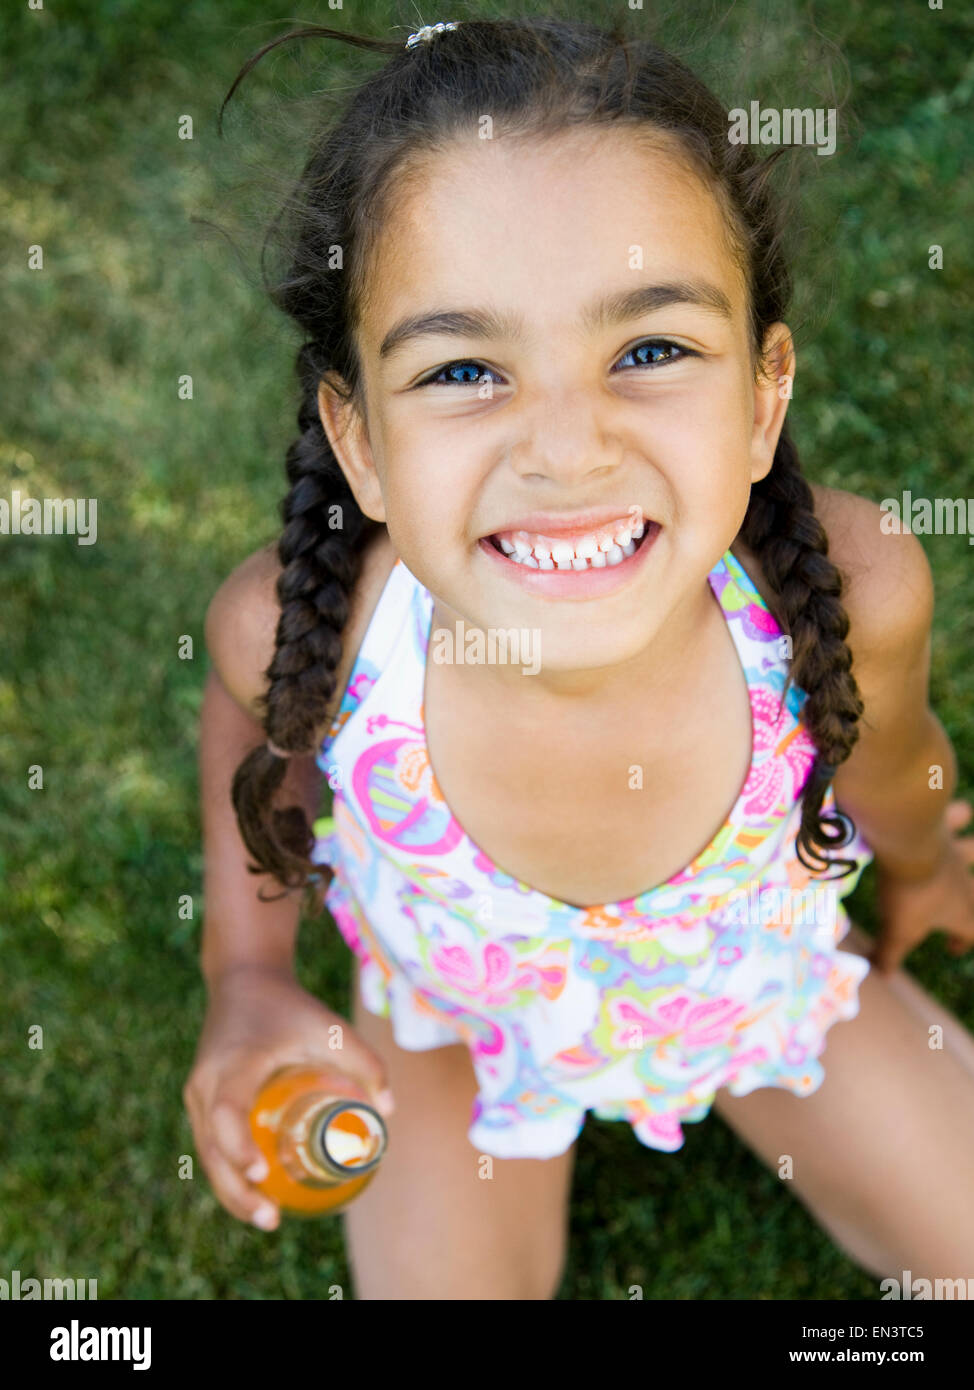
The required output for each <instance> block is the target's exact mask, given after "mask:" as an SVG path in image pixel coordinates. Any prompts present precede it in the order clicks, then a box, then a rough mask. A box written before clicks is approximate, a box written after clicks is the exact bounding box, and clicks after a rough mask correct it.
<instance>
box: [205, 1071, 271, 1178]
mask: <svg viewBox="0 0 974 1390" xmlns="http://www.w3.org/2000/svg"><path fill="white" fill-rule="evenodd" d="M210 1134H211V1136H212V1138H213V1140H214V1142H215V1143H216V1145H217V1147H218V1148H219V1150H220V1152H221V1153H222V1155H223V1157H224V1158H226V1159H227V1160H228V1161H229V1162H230V1163H232V1164H233V1165H234V1167H235V1168H237V1169H238V1170H239V1171H240V1172H246V1174H247V1177H248V1178H252V1179H253V1180H254V1181H255V1182H260V1180H261V1178H265V1177H266V1176H267V1161H266V1159H265V1158H264V1156H263V1154H262V1153H261V1151H260V1148H259V1147H258V1145H257V1141H256V1139H255V1138H254V1136H253V1132H252V1131H251V1128H250V1113H249V1110H246V1109H244V1108H243V1106H242V1105H241V1104H240V1103H239V1101H237V1100H236V1099H234V1098H233V1097H231V1096H230V1095H228V1094H226V1093H223V1094H221V1096H220V1099H219V1100H218V1101H216V1103H215V1104H214V1106H213V1109H212V1111H211V1112H210Z"/></svg>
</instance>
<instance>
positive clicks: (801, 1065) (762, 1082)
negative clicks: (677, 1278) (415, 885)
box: [325, 861, 870, 1159]
mask: <svg viewBox="0 0 974 1390" xmlns="http://www.w3.org/2000/svg"><path fill="white" fill-rule="evenodd" d="M326 862H328V861H326ZM325 903H326V906H327V908H328V910H329V911H330V913H331V915H332V917H333V918H334V920H335V923H336V925H337V926H338V929H339V931H340V933H341V935H342V937H343V939H344V940H345V942H346V944H347V945H348V947H349V948H350V949H351V950H352V951H353V952H354V954H355V955H356V957H357V958H358V960H359V962H360V990H361V997H362V1002H363V1004H364V1005H365V1007H366V1008H367V1009H368V1011H369V1012H370V1013H372V1014H374V1015H376V1016H377V1017H380V1018H388V1019H390V1021H391V1025H392V1031H393V1037H394V1038H395V1041H396V1044H397V1046H399V1047H401V1048H402V1049H403V1050H404V1051H407V1052H421V1051H428V1050H431V1049H433V1048H436V1047H446V1046H450V1045H456V1044H457V1043H463V1044H464V1045H466V1046H468V1048H469V1050H470V1053H471V1059H472V1061H473V1063H474V1068H475V1070H476V1069H477V1060H476V1056H475V1054H474V1049H473V1048H472V1047H470V1042H469V1039H468V1038H466V1037H465V1036H463V1035H462V1033H461V1032H460V1031H459V1029H458V1027H457V1026H454V1025H452V1024H451V1023H449V1022H447V1021H446V1020H445V1019H444V1018H443V1017H442V1016H440V1013H439V1010H437V1009H435V1008H434V1006H433V1004H431V1003H429V1002H427V1001H426V1000H424V999H423V997H422V995H421V993H420V992H419V991H417V990H416V989H415V988H414V987H413V985H412V984H411V982H410V981H409V979H408V977H407V976H406V975H405V974H404V973H403V972H402V970H401V969H399V968H398V966H397V964H396V963H395V962H394V961H392V960H390V959H389V958H388V956H387V953H386V952H385V951H384V949H383V948H382V947H381V946H380V944H379V943H378V942H377V941H376V940H375V937H374V935H373V933H372V931H371V929H370V927H369V925H368V922H367V920H366V919H365V917H364V915H363V914H362V913H361V912H360V911H359V910H358V908H357V903H356V902H355V899H354V898H353V896H352V894H351V893H350V892H349V891H348V889H347V888H346V887H345V884H344V882H343V880H342V879H341V877H339V876H338V875H336V876H335V878H333V879H332V881H331V883H330V885H329V888H328V891H327V893H326V895H325ZM848 929H849V923H848V919H847V918H845V920H844V921H842V920H841V919H840V922H839V924H838V930H837V932H836V936H835V938H834V940H835V944H836V945H837V944H838V942H839V941H841V940H842V939H843V938H844V936H845V935H846V934H847V933H848ZM869 970H870V962H869V961H868V960H867V959H865V957H863V956H859V955H854V954H852V953H851V952H846V951H833V954H832V959H831V963H830V968H829V973H828V974H827V976H825V978H824V980H823V981H822V985H821V989H820V990H819V992H818V994H817V995H816V996H815V997H814V998H813V999H811V1000H810V1001H809V1002H808V1007H807V1009H806V1012H805V1013H804V1014H803V1016H802V1017H801V1018H800V1019H797V1020H795V1021H794V1022H791V1021H787V1022H788V1032H787V1037H786V1039H784V1040H782V1039H781V1026H780V1025H781V1020H779V1021H778V1025H777V1027H776V1030H775V1031H776V1033H777V1036H778V1039H779V1041H778V1043H777V1045H776V1046H775V1047H774V1048H773V1051H770V1052H769V1049H768V1048H767V1047H765V1046H762V1045H760V1040H759V1039H755V1042H754V1043H753V1044H751V1045H749V1046H747V1047H746V1048H745V1049H744V1053H743V1056H741V1057H740V1058H735V1057H734V1056H729V1057H728V1058H727V1059H726V1061H725V1062H723V1063H720V1064H719V1065H718V1066H717V1067H716V1068H715V1069H714V1070H713V1071H712V1072H711V1073H710V1074H709V1075H707V1076H706V1077H704V1078H701V1080H700V1081H699V1082H698V1083H697V1085H696V1086H695V1087H692V1088H691V1089H690V1090H689V1091H685V1092H683V1093H682V1094H671V1095H669V1096H659V1097H653V1096H648V1095H647V1093H644V1094H643V1095H642V1096H639V1097H635V1098H629V1099H625V1098H618V1099H617V1098H615V1097H603V1098H601V1099H597V1100H596V1099H593V1100H591V1101H589V1102H588V1103H586V1101H585V1100H583V1099H582V1098H581V1097H579V1100H578V1104H573V1103H572V1100H571V1099H570V1098H568V1097H566V1093H565V1091H564V1090H558V1089H553V1090H551V1091H548V1092H543V1093H531V1095H530V1096H529V1095H528V1094H527V1093H526V1092H525V1093H524V1094H523V1095H522V1096H519V1097H518V1100H519V1103H518V1104H511V1103H504V1102H494V1103H491V1102H488V1101H486V1100H485V1099H484V1097H483V1091H482V1086H483V1081H482V1079H481V1078H478V1080H480V1082H481V1089H479V1090H478V1094H477V1096H476V1098H475V1100H474V1104H473V1108H472V1111H471V1123H470V1127H469V1129H468V1132H467V1137H468V1139H469V1142H470V1143H471V1145H472V1146H473V1147H474V1148H475V1149H476V1150H477V1151H478V1152H482V1153H485V1154H490V1155H492V1156H494V1157H496V1158H539V1159H541V1158H553V1157H556V1156H558V1155H560V1154H563V1153H564V1152H566V1150H567V1149H568V1148H569V1147H570V1146H571V1145H572V1144H573V1143H574V1141H575V1140H576V1139H577V1137H578V1135H579V1134H580V1133H581V1131H582V1129H583V1128H584V1125H585V1122H586V1118H587V1116H588V1114H589V1113H592V1114H594V1115H595V1116H596V1118H598V1119H602V1120H614V1121H619V1120H624V1121H627V1122H628V1123H629V1125H630V1126H631V1128H632V1130H633V1133H634V1134H635V1136H636V1138H637V1139H638V1141H639V1142H640V1143H641V1144H643V1145H644V1146H645V1147H646V1148H650V1149H655V1150H657V1151H659V1152H663V1153H675V1152H677V1151H678V1150H679V1149H681V1148H683V1146H684V1143H685V1135H684V1133H683V1128H682V1126H683V1125H684V1124H692V1123H699V1122H700V1121H701V1120H703V1119H705V1118H706V1117H707V1115H708V1114H709V1113H710V1110H711V1109H712V1106H713V1102H714V1099H715V1096H716V1093H717V1091H718V1090H720V1089H721V1088H723V1087H726V1089H727V1091H728V1092H729V1094H730V1095H732V1096H735V1097H739V1096H745V1095H749V1094H750V1093H751V1092H752V1091H755V1090H758V1089H760V1088H761V1087H775V1088H778V1089H786V1090H789V1091H791V1092H792V1093H793V1094H794V1095H797V1096H806V1095H811V1094H812V1093H813V1092H814V1091H816V1090H818V1088H819V1087H820V1086H821V1084H822V1081H823V1080H824V1079H825V1070H824V1068H823V1066H822V1064H821V1062H820V1061H819V1060H818V1059H819V1057H820V1056H821V1054H822V1052H823V1051H824V1050H825V1044H826V1035H827V1033H828V1030H829V1029H830V1028H831V1027H832V1026H833V1024H835V1023H838V1022H843V1021H847V1020H850V1019H853V1018H855V1017H856V1016H857V1015H858V1013H859V986H860V985H861V984H862V981H863V980H864V979H865V977H866V975H868V973H869ZM782 1041H783V1045H782ZM657 1106H658V1107H659V1108H658V1109H657V1108H654V1107H657ZM530 1107H533V1112H532V1110H531V1108H530Z"/></svg>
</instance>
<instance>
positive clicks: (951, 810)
mask: <svg viewBox="0 0 974 1390" xmlns="http://www.w3.org/2000/svg"><path fill="white" fill-rule="evenodd" d="M972 815H974V807H972V806H971V803H970V802H969V801H961V800H957V801H951V802H950V803H949V804H948V806H947V811H946V820H947V825H948V828H949V829H951V830H961V829H963V827H964V826H965V825H966V824H967V822H968V821H969V820H970V818H971V816H972Z"/></svg>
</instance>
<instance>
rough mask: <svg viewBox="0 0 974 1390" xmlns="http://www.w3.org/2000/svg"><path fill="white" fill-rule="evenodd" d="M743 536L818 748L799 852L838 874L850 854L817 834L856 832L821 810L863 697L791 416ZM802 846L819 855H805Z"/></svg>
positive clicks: (754, 496) (837, 841) (843, 836)
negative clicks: (767, 590)
mask: <svg viewBox="0 0 974 1390" xmlns="http://www.w3.org/2000/svg"><path fill="white" fill-rule="evenodd" d="M741 538H742V539H743V541H744V543H745V544H746V545H747V546H748V548H749V549H750V550H752V551H753V552H754V554H755V556H756V557H757V558H758V560H759V561H760V564H761V568H762V571H763V572H764V574H766V575H767V578H768V581H769V583H770V584H771V586H772V588H773V589H774V591H775V596H776V599H777V604H776V607H777V610H778V611H777V612H776V613H775V617H776V618H777V620H778V622H779V625H780V626H781V627H782V628H783V630H784V631H785V632H786V633H788V634H789V635H790V636H791V638H792V648H793V650H792V664H791V668H790V669H789V672H788V679H787V681H786V682H785V688H784V690H783V692H782V700H784V698H785V696H786V695H787V693H788V690H789V688H790V686H791V683H792V681H793V680H794V683H795V684H796V685H797V686H798V687H799V688H800V689H801V690H803V691H805V692H807V700H806V703H805V705H804V707H803V710H802V718H803V720H804V722H805V724H806V726H807V729H808V733H809V735H810V737H811V739H812V741H813V742H814V744H815V746H816V749H817V750H818V751H817V755H816V758H815V761H814V763H813V765H812V771H811V773H810V774H809V777H808V781H807V783H806V785H805V788H804V792H803V796H802V819H801V828H800V830H799V832H798V837H797V840H796V851H797V854H798V858H799V859H800V861H801V862H802V864H804V865H805V867H806V868H807V869H809V870H810V871H811V872H813V873H818V872H821V871H822V869H823V868H827V867H828V866H829V864H830V863H837V864H839V865H841V866H844V867H843V869H842V872H841V873H840V874H836V875H830V877H837V878H844V877H846V875H847V874H849V873H851V872H852V871H853V870H854V869H855V867H856V861H855V860H850V859H842V860H837V861H830V860H828V859H826V858H825V857H824V856H822V855H821V854H820V853H819V851H818V850H817V849H816V848H815V844H814V843H813V842H816V841H817V842H818V843H819V844H822V845H825V846H827V847H831V848H839V849H841V848H842V847H843V846H844V845H847V844H849V842H850V841H851V840H852V838H853V836H854V835H855V825H854V824H853V822H852V821H851V820H850V818H849V817H848V816H846V815H844V814H843V813H842V812H841V811H837V812H836V814H835V815H829V816H822V814H821V811H822V802H823V800H824V799H825V793H826V792H827V790H828V787H829V784H830V782H831V781H832V778H833V777H834V775H835V773H836V771H837V769H838V768H839V766H840V765H841V764H842V763H843V762H845V760H846V758H848V756H849V754H850V753H851V752H852V749H853V747H854V746H855V743H856V740H857V739H858V737H859V729H858V720H859V718H860V716H861V714H862V712H863V703H862V700H861V698H860V695H859V688H858V686H857V685H856V682H855V678H854V677H853V675H852V671H851V667H852V653H851V651H850V650H849V647H848V646H847V645H846V640H845V639H846V635H847V633H848V631H849V616H848V614H847V613H846V611H845V609H844V608H843V606H842V603H841V595H842V587H843V586H842V576H841V575H840V573H839V571H838V570H837V569H836V567H835V565H834V564H833V563H832V561H831V560H830V559H829V558H828V549H829V543H828V536H827V535H826V532H825V528H824V527H823V525H822V523H821V522H820V521H819V519H818V517H817V516H816V515H815V503H814V499H813V497H812V490H811V488H810V487H809V485H808V482H807V481H806V479H805V477H804V476H803V474H802V472H801V465H800V464H799V461H798V451H797V450H796V448H795V445H794V443H793V442H792V440H791V438H790V436H789V434H788V427H787V422H786V423H785V426H784V428H783V429H782V431H781V435H780V437H779V439H778V446H777V448H776V450H775V455H774V463H773V465H772V467H771V471H770V472H769V473H768V475H767V477H765V478H763V479H762V480H761V481H760V482H757V483H755V484H754V485H753V487H752V489H751V500H750V504H749V506H748V509H747V514H746V516H745V518H744V523H743V525H742V527H741ZM827 830H829V831H833V830H834V832H835V833H826V831H827ZM806 853H809V854H811V855H812V856H813V858H814V859H815V860H817V861H818V862H817V863H813V862H810V860H809V859H808V858H806V857H805V856H806Z"/></svg>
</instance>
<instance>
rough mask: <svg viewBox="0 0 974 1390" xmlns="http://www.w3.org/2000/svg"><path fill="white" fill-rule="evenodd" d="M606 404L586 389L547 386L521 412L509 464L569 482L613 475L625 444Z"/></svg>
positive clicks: (530, 474) (525, 474)
mask: <svg viewBox="0 0 974 1390" xmlns="http://www.w3.org/2000/svg"><path fill="white" fill-rule="evenodd" d="M608 410H609V405H608V403H606V402H602V403H599V402H598V401H596V400H594V399H593V397H592V396H591V395H589V394H587V393H586V392H584V391H580V390H575V389H569V388H567V387H563V388H562V389H561V390H560V391H554V392H552V391H546V392H545V393H544V395H543V397H541V398H540V399H539V400H538V401H537V402H536V403H535V404H534V406H533V407H532V408H530V409H528V410H527V411H525V413H524V414H523V415H522V416H521V418H520V421H519V424H520V426H521V428H520V430H519V432H518V438H517V439H516V441H515V442H514V443H513V444H512V445H511V449H510V454H509V462H510V465H511V467H512V468H513V469H514V471H515V472H516V473H517V474H518V475H519V476H520V477H522V478H525V479H527V480H532V479H535V478H548V479H550V480H552V481H555V482H558V483H562V484H564V485H566V486H568V485H571V484H575V483H579V482H581V481H582V480H584V479H587V478H589V477H590V476H592V477H597V476H598V475H599V474H603V473H604V474H606V475H609V474H610V473H611V472H612V471H613V470H614V469H616V468H618V467H619V465H620V463H621V462H622V459H623V455H624V446H623V442H622V438H621V436H620V435H619V434H618V433H617V432H616V430H615V429H614V428H613V425H612V423H611V421H610V420H609V419H608V416H607V412H608Z"/></svg>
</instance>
